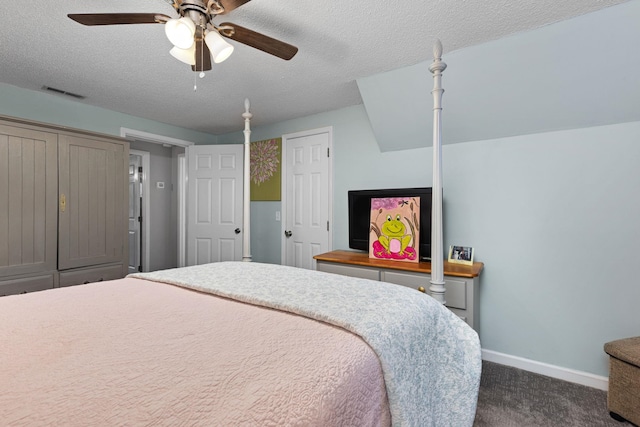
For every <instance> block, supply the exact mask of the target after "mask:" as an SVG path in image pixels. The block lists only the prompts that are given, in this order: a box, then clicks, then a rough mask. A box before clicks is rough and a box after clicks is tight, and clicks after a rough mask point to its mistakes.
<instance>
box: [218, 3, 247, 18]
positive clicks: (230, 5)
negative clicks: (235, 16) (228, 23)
mask: <svg viewBox="0 0 640 427" xmlns="http://www.w3.org/2000/svg"><path fill="white" fill-rule="evenodd" d="M219 1H220V4H221V5H222V7H224V12H223V13H221V15H226V14H227V13H229V12H231V11H232V10H233V9H237V8H239V7H240V6H242V5H243V4H245V3H249V2H250V1H251V0H219Z"/></svg>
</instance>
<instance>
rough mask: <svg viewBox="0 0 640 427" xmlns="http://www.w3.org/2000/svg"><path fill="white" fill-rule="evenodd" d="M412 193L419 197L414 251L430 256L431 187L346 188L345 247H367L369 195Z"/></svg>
mask: <svg viewBox="0 0 640 427" xmlns="http://www.w3.org/2000/svg"><path fill="white" fill-rule="evenodd" d="M416 196H418V197H420V233H419V235H420V239H419V243H420V247H419V249H418V255H419V256H420V258H421V259H431V187H422V188H390V189H384V190H350V191H349V192H348V197H349V248H351V249H360V250H363V251H368V250H369V234H370V231H371V199H373V198H384V197H416Z"/></svg>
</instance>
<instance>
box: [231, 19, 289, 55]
mask: <svg viewBox="0 0 640 427" xmlns="http://www.w3.org/2000/svg"><path fill="white" fill-rule="evenodd" d="M219 27H220V34H222V35H223V36H225V37H227V38H230V39H231V40H235V41H237V42H240V43H243V44H246V45H247V46H251V47H254V48H256V49H259V50H261V51H263V52H266V53H269V54H271V55H274V56H277V57H278V58H282V59H285V60H287V61H288V60H289V59H291V58H293V57H294V56H295V54H296V53H298V48H297V47H295V46H292V45H290V44H288V43H285V42H283V41H280V40H276V39H274V38H271V37H269V36H265V35H264V34H260V33H257V32H255V31H253V30H249V29H248V28H244V27H241V26H240V25H236V24H232V23H230V22H223V23H222V24H220V25H219ZM225 27H232V28H233V31H228V30H227V29H225Z"/></svg>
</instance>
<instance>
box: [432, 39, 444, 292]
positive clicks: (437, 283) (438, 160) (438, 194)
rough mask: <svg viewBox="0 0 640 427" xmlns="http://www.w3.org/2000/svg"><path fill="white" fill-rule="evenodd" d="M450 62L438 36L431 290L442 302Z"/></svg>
mask: <svg viewBox="0 0 640 427" xmlns="http://www.w3.org/2000/svg"><path fill="white" fill-rule="evenodd" d="M445 68H447V64H445V63H444V62H442V43H441V42H440V40H436V44H435V45H434V47H433V64H431V66H430V67H429V71H431V73H433V91H431V93H432V94H433V185H432V186H433V191H432V196H431V197H432V202H431V209H432V210H431V286H430V287H429V292H430V294H431V296H432V297H433V298H435V299H436V300H437V301H438V302H440V303H442V304H444V303H445V299H444V291H445V287H444V260H443V256H442V254H443V250H442V140H441V136H440V125H441V123H442V118H441V113H442V94H443V93H444V89H443V88H442V72H443V71H444V70H445Z"/></svg>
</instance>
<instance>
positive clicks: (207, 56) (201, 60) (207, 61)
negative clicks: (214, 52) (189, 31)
mask: <svg viewBox="0 0 640 427" xmlns="http://www.w3.org/2000/svg"><path fill="white" fill-rule="evenodd" d="M195 43H196V65H192V66H191V69H192V70H193V71H209V70H210V69H211V51H209V46H207V44H206V43H205V42H204V39H203V38H202V37H197V38H196V41H195Z"/></svg>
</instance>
